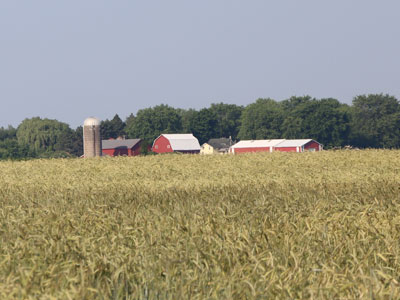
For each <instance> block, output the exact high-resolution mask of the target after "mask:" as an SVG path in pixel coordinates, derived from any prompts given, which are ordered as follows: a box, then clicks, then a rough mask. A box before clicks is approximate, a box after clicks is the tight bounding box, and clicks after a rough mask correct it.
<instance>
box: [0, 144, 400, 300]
mask: <svg viewBox="0 0 400 300" xmlns="http://www.w3.org/2000/svg"><path fill="white" fill-rule="evenodd" d="M399 274H400V152H399V151H383V150H381V151H374V150H369V151H354V152H351V151H343V152H321V153H303V154H298V153H296V154H287V153H272V154H271V153H266V154H251V155H237V156H230V155H226V156H199V155H197V156H196V155H164V156H151V157H135V158H102V159H88V160H82V159H56V160H35V161H27V162H1V163H0V299H189V298H190V299H306V298H307V299H333V298H336V299H358V298H359V299H399V298H400V286H399V281H400V278H399V276H400V275H399Z"/></svg>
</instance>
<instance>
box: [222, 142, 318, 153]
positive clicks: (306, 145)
mask: <svg viewBox="0 0 400 300" xmlns="http://www.w3.org/2000/svg"><path fill="white" fill-rule="evenodd" d="M321 150H322V145H321V144H320V143H318V142H317V141H314V140H312V139H301V140H286V139H274V140H251V141H240V142H239V143H236V144H235V145H233V146H232V147H231V148H230V150H229V152H230V153H233V154H235V153H236V154H237V153H249V152H274V151H280V152H305V151H321Z"/></svg>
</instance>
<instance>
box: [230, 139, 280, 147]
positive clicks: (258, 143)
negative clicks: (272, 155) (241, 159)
mask: <svg viewBox="0 0 400 300" xmlns="http://www.w3.org/2000/svg"><path fill="white" fill-rule="evenodd" d="M283 141H284V139H275V140H249V141H240V142H238V143H236V144H235V145H233V146H232V148H265V147H274V146H276V145H278V144H279V143H281V142H283Z"/></svg>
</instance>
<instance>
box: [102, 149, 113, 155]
mask: <svg viewBox="0 0 400 300" xmlns="http://www.w3.org/2000/svg"><path fill="white" fill-rule="evenodd" d="M102 151H103V153H105V154H107V155H109V156H114V149H103V150H102Z"/></svg>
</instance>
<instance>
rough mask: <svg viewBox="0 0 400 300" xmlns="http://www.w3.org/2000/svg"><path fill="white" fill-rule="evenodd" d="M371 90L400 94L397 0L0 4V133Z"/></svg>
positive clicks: (344, 96)
mask: <svg viewBox="0 0 400 300" xmlns="http://www.w3.org/2000/svg"><path fill="white" fill-rule="evenodd" d="M364 93H389V94H391V95H395V96H397V97H398V98H400V1H399V0H391V1H385V0H380V1H377V0H336V1H324V0H302V1H299V0H279V1H268V0H247V1H243V0H201V1H188V0H185V1H184V0H181V1H176V0H169V1H166V0H149V1H135V0H116V1H110V0H79V1H78V0H68V1H67V0H64V1H62V0H61V1H54V0H47V1H44V0H35V1H28V0H25V1H23V0H21V1H14V0H11V1H1V2H0V104H1V105H0V126H7V125H8V124H12V125H14V126H17V125H18V124H19V123H20V122H21V121H22V120H23V119H24V118H28V117H33V116H40V117H47V118H52V119H58V120H60V121H63V122H67V123H69V124H70V125H71V126H72V127H76V126H78V125H80V124H81V123H82V122H83V120H84V119H85V118H86V117H87V116H92V115H93V116H97V117H99V118H101V119H105V118H112V117H113V116H114V115H115V113H118V114H119V115H120V116H121V117H122V118H123V119H125V117H126V116H127V115H129V114H130V113H136V112H137V110H138V109H141V108H145V107H150V106H154V105H158V104H161V103H164V104H168V105H171V106H174V107H181V108H196V109H198V108H202V107H206V106H209V104H210V103H213V102H225V103H235V104H240V105H246V104H248V103H251V102H253V101H254V100H256V99H257V98H260V97H264V98H266V97H271V98H273V99H276V100H283V99H285V98H288V97H290V96H293V95H305V94H309V95H311V96H314V97H317V98H322V97H335V98H337V99H338V100H340V101H341V102H345V103H351V100H352V98H353V97H354V96H355V95H357V94H364Z"/></svg>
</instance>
